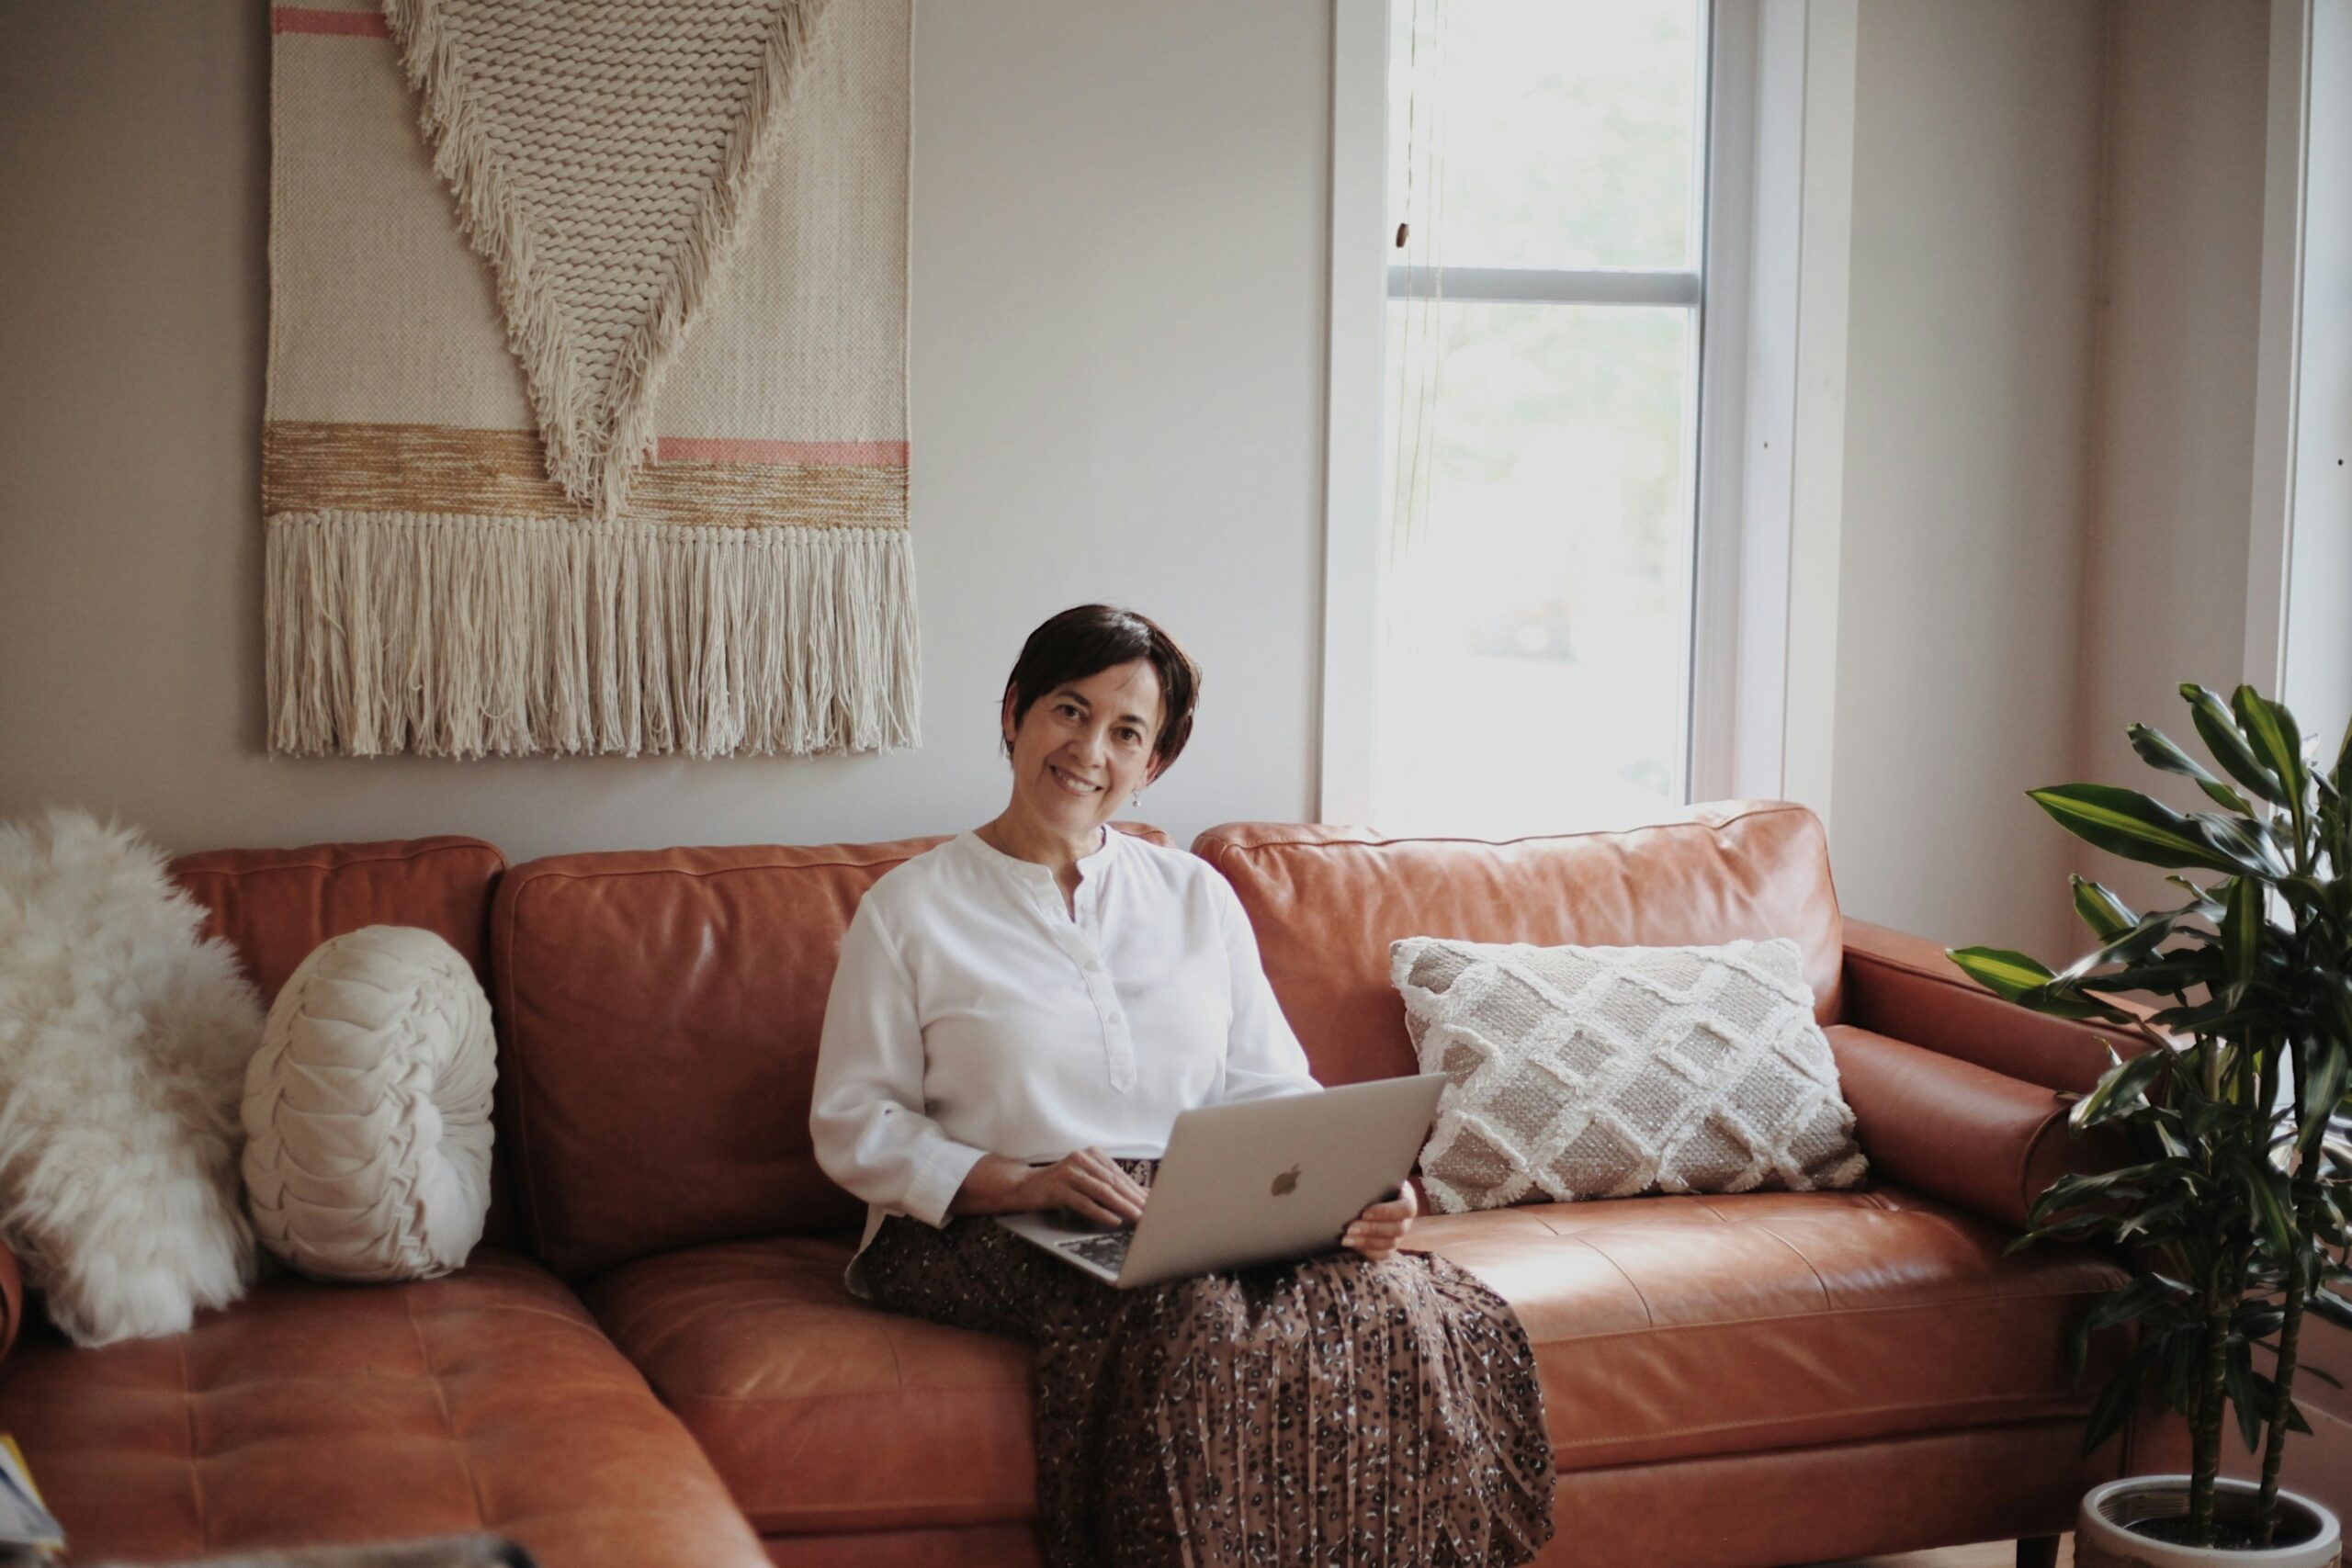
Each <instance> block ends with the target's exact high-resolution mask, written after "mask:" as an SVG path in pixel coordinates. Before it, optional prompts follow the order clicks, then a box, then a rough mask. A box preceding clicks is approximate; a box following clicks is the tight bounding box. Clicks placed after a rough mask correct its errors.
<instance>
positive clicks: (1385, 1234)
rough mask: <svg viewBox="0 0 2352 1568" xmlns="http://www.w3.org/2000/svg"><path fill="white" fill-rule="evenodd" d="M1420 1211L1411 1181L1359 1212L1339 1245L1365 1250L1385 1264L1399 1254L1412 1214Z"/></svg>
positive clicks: (1369, 1256)
mask: <svg viewBox="0 0 2352 1568" xmlns="http://www.w3.org/2000/svg"><path fill="white" fill-rule="evenodd" d="M1420 1212H1421V1205H1420V1202H1419V1200H1417V1199H1416V1198H1415V1197H1414V1196H1413V1184H1412V1183H1411V1182H1409V1181H1408V1182H1407V1183H1405V1185H1404V1187H1403V1189H1402V1190H1399V1191H1398V1192H1397V1196H1395V1197H1394V1198H1384V1199H1383V1200H1381V1201H1379V1202H1377V1203H1374V1204H1373V1205H1372V1206H1371V1207H1369V1208H1367V1209H1366V1210H1364V1212H1363V1213H1361V1214H1358V1215H1357V1216H1356V1217H1355V1219H1354V1220H1353V1221H1351V1223H1350V1224H1349V1225H1348V1228H1347V1229H1346V1230H1344V1231H1342V1232H1340V1246H1341V1247H1351V1248H1352V1249H1353V1250H1355V1251H1357V1252H1361V1253H1363V1255H1364V1256H1365V1257H1366V1258H1371V1259H1372V1260H1373V1261H1374V1263H1385V1262H1386V1261H1388V1259H1389V1258H1393V1257H1395V1256H1396V1254H1397V1247H1398V1245H1399V1244H1400V1243H1402V1242H1403V1241H1404V1239H1405V1233H1406V1232H1407V1231H1408V1230H1410V1229H1412V1228H1413V1216H1414V1215H1415V1214H1418V1213H1420Z"/></svg>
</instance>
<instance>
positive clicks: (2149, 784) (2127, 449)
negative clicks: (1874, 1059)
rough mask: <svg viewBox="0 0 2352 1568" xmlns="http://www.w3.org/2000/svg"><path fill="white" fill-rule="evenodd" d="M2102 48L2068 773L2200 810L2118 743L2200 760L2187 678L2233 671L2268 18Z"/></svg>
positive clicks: (2250, 446)
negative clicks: (2140, 726)
mask: <svg viewBox="0 0 2352 1568" xmlns="http://www.w3.org/2000/svg"><path fill="white" fill-rule="evenodd" d="M2107 46H2108V58H2107V70H2106V97H2107V124H2108V135H2107V150H2106V156H2105V168H2104V174H2103V177H2102V186H2103V190H2104V194H2105V199H2104V202H2103V204H2102V206H2103V210H2102V214H2101V232H2100V243H2099V264H2098V420H2097V423H2096V426H2095V429H2094V433H2093V437H2094V446H2093V452H2092V463H2093V476H2094V477H2093V486H2092V489H2093V504H2092V508H2091V513H2090V518H2089V530H2088V536H2087V547H2086V559H2085V571H2084V593H2083V615H2082V644H2081V656H2082V675H2081V682H2080V690H2081V706H2080V709H2079V729H2078V748H2079V749H2078V750H2077V752H2076V754H2075V761H2074V776H2075V777H2079V778H2087V779H2096V780H2099V781H2102V782H2106V783H2114V784H2129V785H2131V786H2132V787H2134V788H2138V789H2143V790H2147V791H2149V792H2151V793H2153V794H2155V795H2160V796H2162V797H2164V798H2166V799H2169V800H2171V801H2173V802H2174V803H2175V804H2177V805H2181V806H2192V805H2193V806H2196V807H2203V806H2204V805H2205V804H2206V803H2205V800H2204V797H2203V796H2202V795H2199V793H2198V791H2197V789H2196V787H2195V786H2194V785H2193V784H2188V781H2186V780H2174V779H2171V778H2168V777H2167V776H2166V775H2165V774H2162V773H2157V772H2155V771H2154V769H2152V768H2149V767H2148V766H2147V765H2146V764H2144V763H2143V762H2142V761H2139V759H2138V758H2136V757H2135V756H2133V755H2132V753H2131V746H2130V745H2129V744H2128V743H2127V742H2126V741H2125V740H2124V739H2123V731H2124V729H2125V728H2126V727H2127V726H2129V725H2131V724H2132V723H2134V722H2138V723H2145V724H2152V725H2154V726H2155V727H2156V728H2158V729H2161V730H2163V731H2164V732H2165V733H2166V734H2167V735H2170V736H2171V737H2172V738H2173V739H2176V740H2178V741H2179V742H2180V743H2181V744H2182V745H2184V746H2186V747H2187V748H2188V749H2189V750H2191V751H2192V752H2198V753H2199V754H2201V751H2202V748H2201V747H2200V746H2199V742H2198V740H2197V739H2196V735H2195V733H2194V731H2193V729H2192V728H2191V727H2190V725H2189V723H2188V709H2187V707H2186V706H2185V705H2183V704H2182V703H2181V701H2180V697H2179V694H2178V687H2179V684H2180V682H2183V681H2192V680H2193V681H2198V682H2202V683H2204V684H2206V685H2208V686H2211V687H2213V688H2215V689H2216V690H2218V691H2221V692H2223V693H2225V694H2226V693H2227V692H2228V691H2229V690H2230V689H2231V688H2232V687H2233V686H2234V685H2235V684H2236V683H2237V682H2239V681H2240V680H2242V679H2244V678H2245V671H2244V662H2245V599H2246V595H2245V581H2246V570H2247V505H2248V501H2247V498H2248V495H2249V493H2250V491H2251V487H2252V485H2253V482H2254V427H2255V419H2254V410H2255V363H2256V348H2257V345H2258V337H2259V329H2260V317H2261V293H2260V289H2261V271H2262V197H2263V168H2264V152H2263V136H2264V118H2263V117H2264V106H2265V93H2266V84H2267V79H2268V78H2267V73H2268V51H2269V6H2268V4H2267V0H2130V3H2123V4H2115V5H2111V6H2109V11H2108V33H2107ZM2076 859H2077V863H2078V866H2079V869H2080V870H2081V871H2082V873H2083V874H2085V875H2086V876H2092V877H2096V878H2097V879H2098V880H2100V881H2102V882H2105V883H2107V884H2108V885H2109V886H2113V887H2115V888H2116V889H2117V890H2118V891H2119V892H2121V893H2122V894H2123V895H2124V896H2125V897H2127V898H2128V899H2131V900H2133V901H2134V902H2135V903H2137V904H2138V905H2139V907H2142V908H2145V907H2146V906H2147V903H2148V901H2150V900H2152V899H2154V898H2156V897H2160V896H2162V895H2163V894H2164V893H2165V891H2166V890H2165V888H2164V886H2163V882H2162V877H2163V874H2162V873H2161V872H2157V871H2154V870H2143V869H2142V868H2137V867H2131V866H2128V865H2125V864H2123V863H2120V862H2118V861H2116V860H2115V859H2114V858H2113V857H2111V856H2105V855H2100V854H2098V853H2097V852H2094V851H2091V850H2089V849H2088V848H2087V847H2086V848H2085V849H2084V850H2082V851H2081V852H2079V853H2078V855H2077V857H2076ZM2070 940H2071V941H2072V942H2074V943H2075V946H2077V947H2079V946H2080V945H2081V944H2082V943H2083V942H2086V940H2087V933H2085V932H2082V931H2079V930H2077V931H2075V933H2073V935H2072V937H2071V939H2070ZM2067 951H2073V949H2072V948H2070V949H2068V950H2067ZM2045 956H2049V955H2045ZM2052 962H2055V959H2054V957H2053V958H2052Z"/></svg>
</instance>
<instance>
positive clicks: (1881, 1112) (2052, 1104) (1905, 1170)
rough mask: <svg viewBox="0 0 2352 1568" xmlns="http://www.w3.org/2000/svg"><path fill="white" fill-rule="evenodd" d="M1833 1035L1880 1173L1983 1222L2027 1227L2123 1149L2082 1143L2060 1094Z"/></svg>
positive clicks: (1836, 1030) (1913, 1049)
mask: <svg viewBox="0 0 2352 1568" xmlns="http://www.w3.org/2000/svg"><path fill="white" fill-rule="evenodd" d="M1828 1034H1829V1049H1830V1052H1831V1053H1832V1054H1833V1055H1835V1056H1836V1057H1837V1058H1838V1081H1839V1085H1840V1087H1841V1088H1842V1089H1843V1090H1844V1092H1845V1096H1846V1103H1847V1104H1848V1105H1849V1106H1851V1107H1853V1111H1854V1135H1855V1137H1856V1139H1857V1140H1858V1141H1859V1142H1860V1144H1861V1145H1862V1153H1863V1154H1865V1155H1867V1156H1870V1162H1871V1170H1872V1172H1873V1173H1874V1174H1876V1175H1879V1176H1883V1177H1885V1178H1886V1179H1889V1180H1892V1181H1894V1182H1897V1183H1899V1184H1901V1185H1902V1186H1905V1187H1908V1188H1911V1189H1913V1190H1916V1191H1919V1192H1924V1193H1926V1194H1928V1196H1929V1197H1931V1198H1937V1199H1940V1200H1941V1201H1944V1202H1947V1203H1950V1204H1951V1205H1952V1206H1953V1207H1955V1208H1960V1209H1965V1210H1967V1211H1968V1212H1969V1213H1972V1214H1975V1215H1977V1216H1979V1217H1980V1218H1983V1219H1987V1220H1991V1221H1993V1222H1994V1223H1995V1224H2001V1225H2005V1226H2007V1227H2008V1228H2009V1229H2011V1230H2020V1231H2021V1230H2024V1229H2026V1228H2027V1227H2028V1225H2029V1224H2030V1223H2031V1222H2030V1219H2029V1218H2028V1215H2029V1213H2030V1211H2031V1209H2032V1206H2033V1201H2034V1199H2035V1198H2037V1197H2039V1196H2041V1190H2042V1189H2044V1188H2046V1187H2048V1186H2049V1185H2050V1184H2051V1183H2052V1181H2054V1180H2056V1179H2058V1178H2059V1177H2060V1176H2061V1175H2063V1174H2064V1173H2065V1172H2067V1171H2069V1170H2091V1169H2100V1168H2106V1167H2108V1166H2110V1165H2112V1164H2114V1163H2116V1156H2118V1155H2119V1154H2120V1152H2121V1150H2120V1146H2119V1145H2116V1144H2115V1143H2114V1142H2113V1141H2112V1140H2110V1139H2107V1138H2100V1137H2092V1138H2088V1139H2077V1138H2075V1137H2074V1136H2073V1135H2072V1134H2071V1133H2070V1131H2069V1129H2068V1128H2067V1125H2066V1113H2067V1110H2068V1108H2069V1106H2070V1105H2071V1103H2072V1097H2071V1096H2062V1095H2061V1093H2060V1092H2059V1091H2058V1090H2056V1089H2049V1088H2046V1087H2045V1086H2043V1085H2041V1084H2031V1083H2027V1082H2025V1081H2024V1080H2023V1079H2021V1078H2013V1077H2007V1076H2006V1075H2005V1074H2001V1073H1996V1072H1994V1071H1993V1070H1992V1069H1991V1068H1989V1067H1980V1066H1977V1065H1976V1064H1975V1063H1973V1062H1963V1061H1962V1060H1960V1059H1959V1058H1958V1057H1954V1056H1947V1055H1943V1054H1942V1053H1940V1052H1937V1051H1929V1050H1926V1049H1924V1048H1922V1047H1920V1046H1917V1045H1912V1044H1906V1043H1905V1042H1903V1041H1900V1040H1890V1039H1888V1038H1887V1037H1886V1036H1885V1035H1883V1034H1874V1033H1872V1032H1870V1031H1869V1030H1866V1029H1857V1028H1855V1027H1853V1026H1852V1025H1850V1024H1833V1025H1831V1026H1830V1028H1829V1031H1828Z"/></svg>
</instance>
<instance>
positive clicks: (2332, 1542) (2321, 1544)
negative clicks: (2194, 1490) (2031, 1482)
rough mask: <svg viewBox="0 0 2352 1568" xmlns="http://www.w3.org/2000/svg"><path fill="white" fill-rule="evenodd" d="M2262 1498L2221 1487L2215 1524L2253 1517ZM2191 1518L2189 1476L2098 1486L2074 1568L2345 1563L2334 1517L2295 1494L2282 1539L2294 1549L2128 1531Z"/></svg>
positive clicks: (2281, 1517) (2299, 1567)
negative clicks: (2185, 1542)
mask: <svg viewBox="0 0 2352 1568" xmlns="http://www.w3.org/2000/svg"><path fill="white" fill-rule="evenodd" d="M2255 1495H2256V1486H2255V1485H2254V1483H2252V1482H2250V1481H2222V1482H2219V1483H2216V1489H2215V1494H2214V1498H2213V1513H2214V1517H2216V1518H2222V1519H2226V1518H2230V1517H2247V1516H2250V1515H2251V1514H2252V1513H2253V1512H2254V1499H2255ZM2187 1514H2188V1477H2187V1476H2186V1475H2138V1476H2131V1477H2128V1478H2126V1479H2124V1480H2122V1481H2110V1482H2109V1483H2107V1484H2106V1485H2104V1486H2095V1487H2093V1488H2092V1489H2091V1490H2090V1491H2089V1492H2088V1493H2086V1495H2084V1497H2083V1506H2082V1508H2081V1511H2080V1512H2079V1513H2077V1514H2076V1516H2075V1568H2337V1564H2338V1563H2339V1562H2342V1560H2343V1555H2344V1537H2343V1532H2342V1530H2341V1529H2339V1528H2338V1526H2337V1524H2336V1521H2335V1515H2334V1514H2331V1513H2329V1512H2328V1511H2327V1510H2326V1509H2325V1508H2323V1507H2321V1506H2319V1505H2318V1504H2317V1503H2314V1502H2312V1501H2311V1500H2310V1499H2308V1498H2304V1497H2298V1496H2296V1495H2294V1494H2293V1493H2291V1492H2281V1493H2279V1494H2278V1537H2279V1540H2281V1541H2283V1542H2291V1543H2292V1544H2287V1545H2278V1546H2272V1547H2269V1548H2267V1550H2264V1551H2225V1550H2223V1549H2222V1548H2221V1547H2212V1546H2175V1545H2173V1544H2172V1543H2170V1542H2169V1541H2162V1540H2152V1539H2151V1538H2149V1537H2147V1536H2144V1535H2140V1534H2137V1533H2135V1532H2134V1531H2132V1530H2131V1529H2130V1528H2129V1527H2130V1526H2131V1524H2132V1523H2133V1522H2134V1521H2135V1520H2140V1519H2153V1518H2168V1517H2180V1516H2185V1515H2187Z"/></svg>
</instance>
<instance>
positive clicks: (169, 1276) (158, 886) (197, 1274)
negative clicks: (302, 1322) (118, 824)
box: [0, 810, 262, 1345]
mask: <svg viewBox="0 0 2352 1568" xmlns="http://www.w3.org/2000/svg"><path fill="white" fill-rule="evenodd" d="M203 920H204V912H203V910H202V909H201V908H199V907H198V904H197V903H196V901H195V900H194V899H193V898H190V897H188V896H187V894H186V893H184V892H182V891H180V890H179V889H177V888H175V886H173V885H172V883H171V881H170V878H169V877H168V875H167V874H166V873H165V869H164V856H163V852H161V851H159V850H157V849H156V848H155V847H154V846H153V844H151V843H149V842H148V841H147V840H145V839H143V838H141V836H140V835H139V834H137V833H135V832H132V831H130V830H127V829H121V828H115V827H101V826H100V825H99V824H98V823H97V822H96V821H95V820H93V819H92V818H90V816H89V815H88V814H87V813H85V812H80V811H66V810H51V811H50V812H49V813H48V814H47V815H46V816H44V817H41V818H36V819H34V820H32V821H30V822H27V823H23V824H14V825H0V1239H5V1240H6V1243H7V1245H8V1247H10V1249H11V1250H13V1251H14V1252H15V1253H16V1254H17V1258H19V1259H20V1260H21V1261H22V1262H23V1263H24V1265H25V1271H26V1274H27V1277H28V1280H29V1281H30V1282H31V1283H32V1284H33V1285H35V1286H37V1287H39V1288H40V1290H42V1291H43V1292H46V1293H47V1297H48V1302H49V1315H50V1317H51V1320H52V1321H54V1322H55V1323H56V1324H57V1325H58V1326H59V1327H60V1328H62V1329H63V1330H64V1331H65V1332H66V1334H67V1335H68V1336H70V1337H72V1338H74V1340H75V1341H76V1342H77V1343H80V1344H85V1345H96V1344H104V1343H106V1342H107V1341H108V1340H114V1339H128V1338H135V1337H142V1336H148V1335H161V1334H175V1333H177V1332H179V1331H180V1330H182V1329H184V1328H186V1327H187V1326H188V1323H189V1321H190V1319H191V1317H192V1315H193V1314H194V1313H195V1312H196V1311H197V1309H198V1308H200V1307H215V1306H222V1305H225V1304H226V1303H230V1302H232V1301H234V1300H236V1299H237V1298H238V1297H239V1296H241V1295H243V1293H244V1290H245V1286H246V1284H247V1283H248V1282H249V1281H250V1280H251V1279H252V1278H253V1272H254V1241H253V1232H252V1231H251V1230H250V1229H249V1228H248V1227H247V1225H246V1223H245V1217H244V1205H243V1202H242V1201H241V1194H240V1192H239V1190H238V1185H237V1154H238V1144H239V1134H238V1129H237V1099H238V1093H239V1090H240V1089H241V1088H242V1087H243V1082H244V1072H245V1059H246V1058H247V1057H248V1056H250V1055H252V1054H253V1049H254V1043H256V1042H257V1041H259V1040H260V1038H261V1025H262V1011H261V1000H260V998H258V997H257V996H256V995H255V994H254V988H253V987H252V985H251V984H250V983H248V982H247V981H246V980H245V978H244V976H243V975H242V974H241V973H240V972H239V970H238V965H237V957H236V954H235V953H232V951H231V950H230V949H229V947H228V946H227V945H226V944H225V943H223V942H217V941H211V940H207V939H200V938H199V937H198V931H199V930H200V929H201V927H202V924H203Z"/></svg>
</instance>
